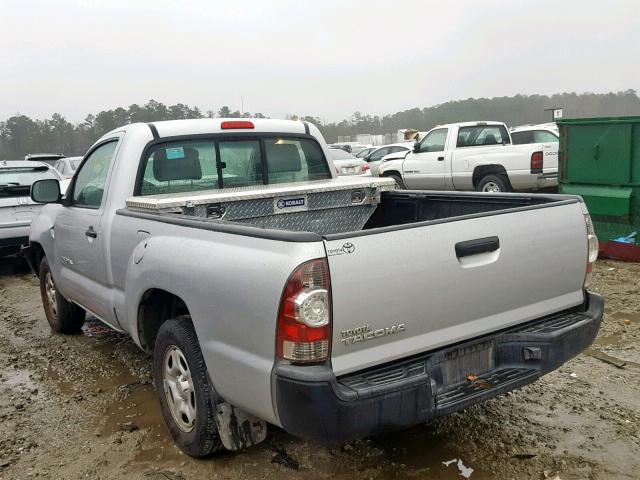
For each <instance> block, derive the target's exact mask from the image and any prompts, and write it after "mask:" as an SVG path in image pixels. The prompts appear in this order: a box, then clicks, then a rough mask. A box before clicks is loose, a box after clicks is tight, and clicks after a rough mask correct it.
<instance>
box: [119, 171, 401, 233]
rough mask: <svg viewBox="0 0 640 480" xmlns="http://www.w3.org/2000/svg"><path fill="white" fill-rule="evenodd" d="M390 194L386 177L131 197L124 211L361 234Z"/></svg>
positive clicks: (290, 228)
mask: <svg viewBox="0 0 640 480" xmlns="http://www.w3.org/2000/svg"><path fill="white" fill-rule="evenodd" d="M394 189H395V181H394V180H393V179H390V178H376V177H358V178H338V179H333V180H322V181H316V182H305V183H288V184H275V185H256V186H251V187H240V188H228V189H223V190H203V191H198V192H185V193H175V194H162V195H148V196H139V197H131V198H129V199H127V208H129V209H130V210H133V211H138V212H144V213H158V214H163V213H164V214H166V213H171V214H180V215H184V216H187V217H199V218H203V217H204V218H207V219H209V220H211V221H221V222H240V223H245V224H248V225H253V226H258V227H262V228H268V229H276V230H293V231H306V232H316V233H320V234H323V235H327V234H330V233H340V232H346V231H356V230H360V229H362V227H363V226H364V224H365V223H366V222H367V220H368V219H369V217H370V216H371V215H372V214H373V212H374V211H375V208H376V206H377V205H378V203H380V194H381V193H382V192H385V191H391V190H394Z"/></svg>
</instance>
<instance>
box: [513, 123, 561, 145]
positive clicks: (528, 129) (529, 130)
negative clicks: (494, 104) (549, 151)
mask: <svg viewBox="0 0 640 480" xmlns="http://www.w3.org/2000/svg"><path fill="white" fill-rule="evenodd" d="M510 131H511V140H512V141H513V144H514V145H526V144H530V143H556V144H557V143H559V142H560V134H559V133H558V126H557V125H556V124H555V123H544V124H541V125H522V126H520V127H512V128H511V129H510Z"/></svg>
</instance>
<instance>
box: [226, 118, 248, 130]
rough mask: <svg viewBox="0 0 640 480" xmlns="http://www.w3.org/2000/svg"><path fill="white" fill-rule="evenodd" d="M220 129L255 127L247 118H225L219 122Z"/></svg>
mask: <svg viewBox="0 0 640 480" xmlns="http://www.w3.org/2000/svg"><path fill="white" fill-rule="evenodd" d="M220 128H221V129H222V130H234V129H247V128H248V129H251V128H255V126H254V125H253V122H249V121H247V120H227V121H225V122H222V123H221V124H220Z"/></svg>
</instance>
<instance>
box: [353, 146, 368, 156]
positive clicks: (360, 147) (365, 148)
mask: <svg viewBox="0 0 640 480" xmlns="http://www.w3.org/2000/svg"><path fill="white" fill-rule="evenodd" d="M368 148H371V147H370V146H369V145H360V144H356V145H351V153H353V154H354V155H356V156H357V155H358V154H359V153H360V152H361V151H363V150H367V149H368Z"/></svg>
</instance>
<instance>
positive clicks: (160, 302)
mask: <svg viewBox="0 0 640 480" xmlns="http://www.w3.org/2000/svg"><path fill="white" fill-rule="evenodd" d="M185 314H186V315H188V314H189V309H188V308H187V304H186V303H184V301H183V300H182V299H181V298H180V297H178V296H177V295H174V294H172V293H170V292H167V291H165V290H161V289H157V288H154V289H151V290H148V291H146V292H145V294H144V295H143V296H142V299H141V300H140V305H138V337H139V339H140V345H141V346H142V349H143V350H144V351H145V352H147V353H151V352H153V347H154V345H155V343H156V337H157V336H158V330H160V326H161V325H162V324H163V323H164V322H165V321H167V320H169V319H170V318H173V317H177V316H178V315H185Z"/></svg>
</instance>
